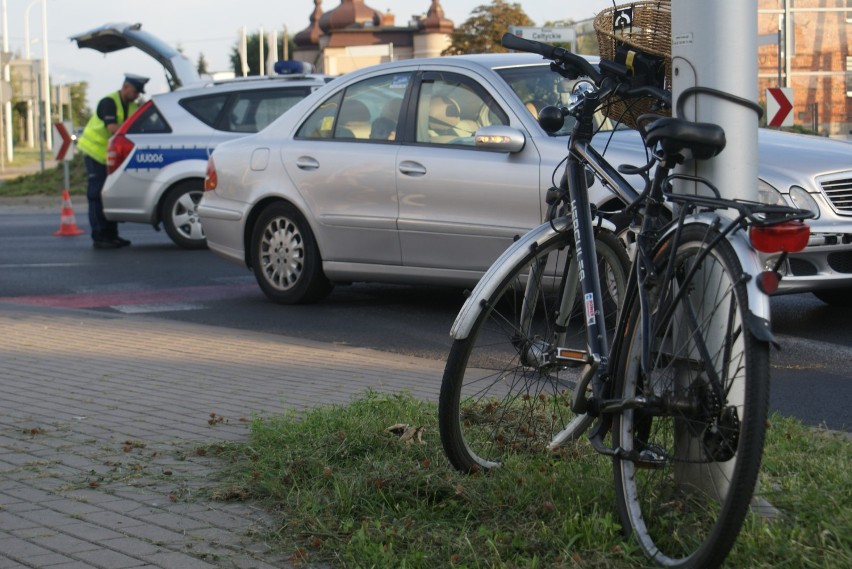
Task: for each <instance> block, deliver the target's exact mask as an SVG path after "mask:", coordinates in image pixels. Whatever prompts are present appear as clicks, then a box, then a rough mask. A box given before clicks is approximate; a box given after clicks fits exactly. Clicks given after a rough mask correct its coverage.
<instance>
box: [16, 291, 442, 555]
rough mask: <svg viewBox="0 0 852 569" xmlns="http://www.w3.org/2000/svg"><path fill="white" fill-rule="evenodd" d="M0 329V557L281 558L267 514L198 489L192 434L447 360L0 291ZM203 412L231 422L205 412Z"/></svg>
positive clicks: (212, 434) (210, 467)
mask: <svg viewBox="0 0 852 569" xmlns="http://www.w3.org/2000/svg"><path fill="white" fill-rule="evenodd" d="M0 329H3V330H4V342H3V343H2V344H0V389H3V390H4V393H7V394H8V397H7V396H4V397H3V398H0V473H2V476H0V508H2V517H3V525H4V529H6V522H7V521H8V522H9V523H12V524H14V527H13V529H12V530H9V531H13V532H14V534H12V535H10V534H8V533H7V534H3V533H0V569H3V568H4V567H6V566H9V567H16V566H19V563H21V561H20V560H19V559H18V558H17V557H15V556H12V555H9V554H8V551H7V549H6V548H5V545H8V546H10V547H11V548H12V549H11V551H15V552H16V555H18V554H21V553H29V554H31V557H32V558H34V559H36V562H37V565H28V566H30V567H39V566H41V567H50V569H76V568H77V567H89V568H91V567H110V568H112V567H115V568H119V569H121V568H124V567H128V568H129V567H132V568H134V569H135V568H136V567H156V568H159V569H167V568H169V567H180V568H181V569H184V568H187V569H192V568H194V567H199V568H206V567H215V566H218V565H219V564H220V562H221V563H222V564H224V563H227V565H226V566H230V567H240V568H243V567H245V568H249V567H252V568H257V569H267V568H269V567H281V568H283V567H289V565H288V564H287V556H286V555H283V554H281V553H275V552H272V551H270V550H269V548H268V546H267V545H266V544H264V543H262V542H260V541H259V539H258V540H255V538H252V537H251V531H252V530H253V529H257V528H258V527H261V528H266V527H269V525H270V521H271V520H272V519H273V516H270V515H267V514H266V513H265V512H263V511H261V510H257V509H255V508H253V507H251V506H250V505H247V504H238V503H216V502H210V501H209V500H208V499H207V498H206V497H205V492H204V491H203V490H204V489H206V488H210V487H211V486H212V485H215V480H214V478H213V476H212V474H214V473H215V471H216V468H218V466H217V464H216V462H215V461H214V460H211V459H209V458H202V457H198V456H196V455H195V449H197V448H198V447H200V446H206V445H208V444H213V443H216V442H219V441H224V440H227V441H242V440H246V436H247V435H248V432H249V424H248V423H247V422H244V421H240V418H250V417H252V416H255V415H260V416H263V415H269V414H277V413H280V412H282V411H283V410H285V409H300V408H309V407H312V406H315V405H317V404H320V403H322V404H328V403H335V404H345V403H347V402H348V401H350V400H351V399H352V398H353V397H354V396H357V395H360V394H362V393H363V392H364V391H365V390H366V389H367V388H372V389H375V390H389V391H398V390H400V389H405V390H408V391H411V392H413V393H415V394H418V393H419V394H422V395H423V396H425V397H431V398H435V397H436V395H437V392H438V388H439V386H440V379H441V375H442V372H443V362H432V361H426V360H422V359H414V358H408V357H404V356H397V355H393V354H386V353H380V352H374V351H371V350H364V349H352V348H345V347H343V348H341V347H340V346H329V345H326V344H322V343H318V342H311V341H306V340H301V339H296V338H285V337H281V336H274V335H268V334H260V333H254V332H250V331H236V330H235V331H229V333H228V335H227V336H226V337H225V336H222V335H221V331H220V330H218V329H213V328H209V327H206V326H203V325H195V324H185V323H179V322H168V321H162V320H154V319H146V318H144V317H139V316H124V315H113V314H106V313H98V312H92V311H64V310H57V309H42V308H38V307H16V306H13V305H3V306H0ZM83 329H84V330H85V331H86V333H85V334H81V333H80V331H81V330H83ZM332 356H333V357H332ZM93 370H97V371H96V372H93ZM211 413H215V414H216V417H222V418H223V419H225V422H222V423H215V424H213V425H211V424H209V423H208V421H209V420H210V418H211V415H210V414H211ZM25 429H27V432H24V431H25ZM33 429H37V430H36V431H33ZM128 441H130V444H129V445H128ZM137 445H138V446H137ZM128 446H129V447H130V448H126V447H128ZM167 470H168V471H170V472H171V475H166V474H165V471H167ZM171 496H174V497H177V501H176V502H175V501H172V500H173V498H172V497H171ZM62 556H65V557H67V559H66V558H65V557H62ZM223 566H225V565H223Z"/></svg>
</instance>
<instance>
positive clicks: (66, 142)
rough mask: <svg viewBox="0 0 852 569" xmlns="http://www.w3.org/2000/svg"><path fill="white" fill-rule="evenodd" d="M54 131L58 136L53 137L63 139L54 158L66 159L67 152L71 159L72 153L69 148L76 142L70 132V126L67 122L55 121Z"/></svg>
mask: <svg viewBox="0 0 852 569" xmlns="http://www.w3.org/2000/svg"><path fill="white" fill-rule="evenodd" d="M53 132H54V133H55V134H56V136H54V137H53V138H54V139H57V138H59V139H62V144H61V145H59V146H57V149H56V152H55V154H54V158H56V160H65V159H66V154H67V155H68V156H67V158H68V159H70V158H71V155H70V153H69V152H68V150H69V149H70V148H71V144H72V143H73V142H74V137H73V136H71V133H70V132H68V128H67V127H66V126H65V123H61V122H55V123H53Z"/></svg>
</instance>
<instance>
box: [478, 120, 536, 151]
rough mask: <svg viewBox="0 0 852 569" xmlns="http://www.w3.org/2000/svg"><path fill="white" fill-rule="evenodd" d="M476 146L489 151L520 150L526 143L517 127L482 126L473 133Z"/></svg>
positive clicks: (524, 137)
mask: <svg viewBox="0 0 852 569" xmlns="http://www.w3.org/2000/svg"><path fill="white" fill-rule="evenodd" d="M473 142H474V144H475V145H476V147H477V148H481V149H482V150H489V151H491V152H509V153H513V152H520V151H521V150H523V149H524V146H525V145H526V142H527V138H526V136H524V133H523V132H521V131H520V130H518V129H517V128H512V127H510V126H501V125H493V126H484V127H482V128H480V129H478V130H477V131H476V133H475V134H474V135H473Z"/></svg>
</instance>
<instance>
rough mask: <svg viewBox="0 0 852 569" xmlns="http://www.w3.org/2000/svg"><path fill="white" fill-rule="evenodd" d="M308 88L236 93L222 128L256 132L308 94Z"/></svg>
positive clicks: (233, 130)
mask: <svg viewBox="0 0 852 569" xmlns="http://www.w3.org/2000/svg"><path fill="white" fill-rule="evenodd" d="M310 92H311V90H310V88H307V87H305V88H292V87H290V88H286V89H262V90H256V91H243V92H240V93H236V94H235V96H234V100H233V102H232V103H231V106H230V109H229V111H228V114H227V119H226V121H225V123H224V126H223V130H228V131H232V132H257V131H259V130H261V129H263V128H265V127H266V126H267V125H268V124H269V123H271V122H272V121H274V120H275V119H277V118H278V117H280V116H281V115H282V114H283V113H284V112H285V111H286V110H288V109H289V108H290V107H292V106H293V105H295V104H296V103H298V102H299V101H301V100H302V99H304V98H305V97H307V96H308V95H309V94H310Z"/></svg>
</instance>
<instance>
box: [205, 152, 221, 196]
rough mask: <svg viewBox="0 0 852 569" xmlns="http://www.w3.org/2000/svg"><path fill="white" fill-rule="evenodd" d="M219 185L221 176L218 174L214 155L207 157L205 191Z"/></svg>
mask: <svg viewBox="0 0 852 569" xmlns="http://www.w3.org/2000/svg"><path fill="white" fill-rule="evenodd" d="M218 185H219V177H218V176H216V164H215V163H214V162H213V157H212V156H211V157H210V158H208V159H207V174H206V175H205V176H204V191H205V192H209V191H212V190H215V189H216V186H218Z"/></svg>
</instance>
